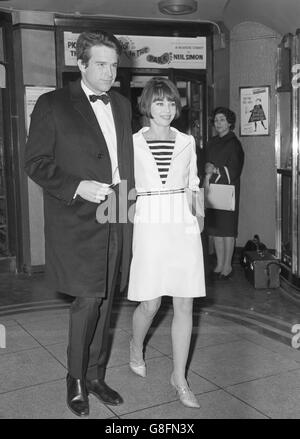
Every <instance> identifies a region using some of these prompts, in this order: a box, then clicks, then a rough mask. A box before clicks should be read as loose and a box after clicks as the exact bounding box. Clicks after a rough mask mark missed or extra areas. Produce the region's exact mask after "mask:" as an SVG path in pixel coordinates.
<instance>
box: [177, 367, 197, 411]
mask: <svg viewBox="0 0 300 439" xmlns="http://www.w3.org/2000/svg"><path fill="white" fill-rule="evenodd" d="M170 384H171V386H173V387H174V389H175V390H176V392H177V394H178V396H179V399H180V401H181V403H182V404H183V405H185V406H186V407H191V408H194V409H199V408H200V405H199V402H198V401H197V398H196V396H195V395H194V394H193V392H192V391H191V389H190V388H189V387H188V386H177V384H175V381H174V377H173V374H172V375H171V379H170Z"/></svg>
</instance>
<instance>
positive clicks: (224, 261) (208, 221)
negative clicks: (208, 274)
mask: <svg viewBox="0 0 300 439" xmlns="http://www.w3.org/2000/svg"><path fill="white" fill-rule="evenodd" d="M235 121H236V116H235V113H234V112H233V111H231V110H230V109H229V108H226V107H218V108H216V109H215V110H214V112H213V124H214V127H215V130H216V132H217V135H216V136H215V137H213V138H212V139H211V140H210V141H209V142H208V144H207V152H206V164H205V172H206V175H205V183H204V185H209V184H210V183H217V184H231V185H234V186H235V210H234V211H233V212H231V211H226V210H217V209H207V210H206V212H205V215H206V217H205V230H206V232H207V234H208V236H211V237H212V238H213V242H214V247H215V251H216V256H217V265H216V267H215V268H214V270H213V277H214V278H216V279H223V280H228V279H229V278H230V277H231V275H232V256H233V251H234V246H235V238H236V237H237V233H238V218H239V197H240V175H241V172H242V169H243V164H244V151H243V149H242V145H241V142H240V141H239V140H238V138H237V137H236V135H235V134H234V132H233V129H234V127H235Z"/></svg>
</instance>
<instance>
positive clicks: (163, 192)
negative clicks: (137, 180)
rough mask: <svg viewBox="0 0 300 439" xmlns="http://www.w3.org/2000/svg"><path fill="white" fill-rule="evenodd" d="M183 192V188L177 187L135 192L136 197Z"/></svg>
mask: <svg viewBox="0 0 300 439" xmlns="http://www.w3.org/2000/svg"><path fill="white" fill-rule="evenodd" d="M182 192H185V189H184V188H179V189H166V190H164V191H146V192H137V194H136V195H137V197H145V196H149V195H167V194H181V193H182Z"/></svg>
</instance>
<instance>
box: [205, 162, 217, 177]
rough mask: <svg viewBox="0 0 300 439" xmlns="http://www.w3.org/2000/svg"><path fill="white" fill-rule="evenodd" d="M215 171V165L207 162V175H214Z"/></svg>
mask: <svg viewBox="0 0 300 439" xmlns="http://www.w3.org/2000/svg"><path fill="white" fill-rule="evenodd" d="M214 170H215V165H214V164H213V163H210V162H207V163H206V164H205V173H206V174H213V173H214Z"/></svg>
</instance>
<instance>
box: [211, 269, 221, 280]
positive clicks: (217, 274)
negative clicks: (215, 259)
mask: <svg viewBox="0 0 300 439" xmlns="http://www.w3.org/2000/svg"><path fill="white" fill-rule="evenodd" d="M220 274H221V273H220V272H219V271H212V272H211V274H210V278H211V279H212V280H218V279H219V278H220Z"/></svg>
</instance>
